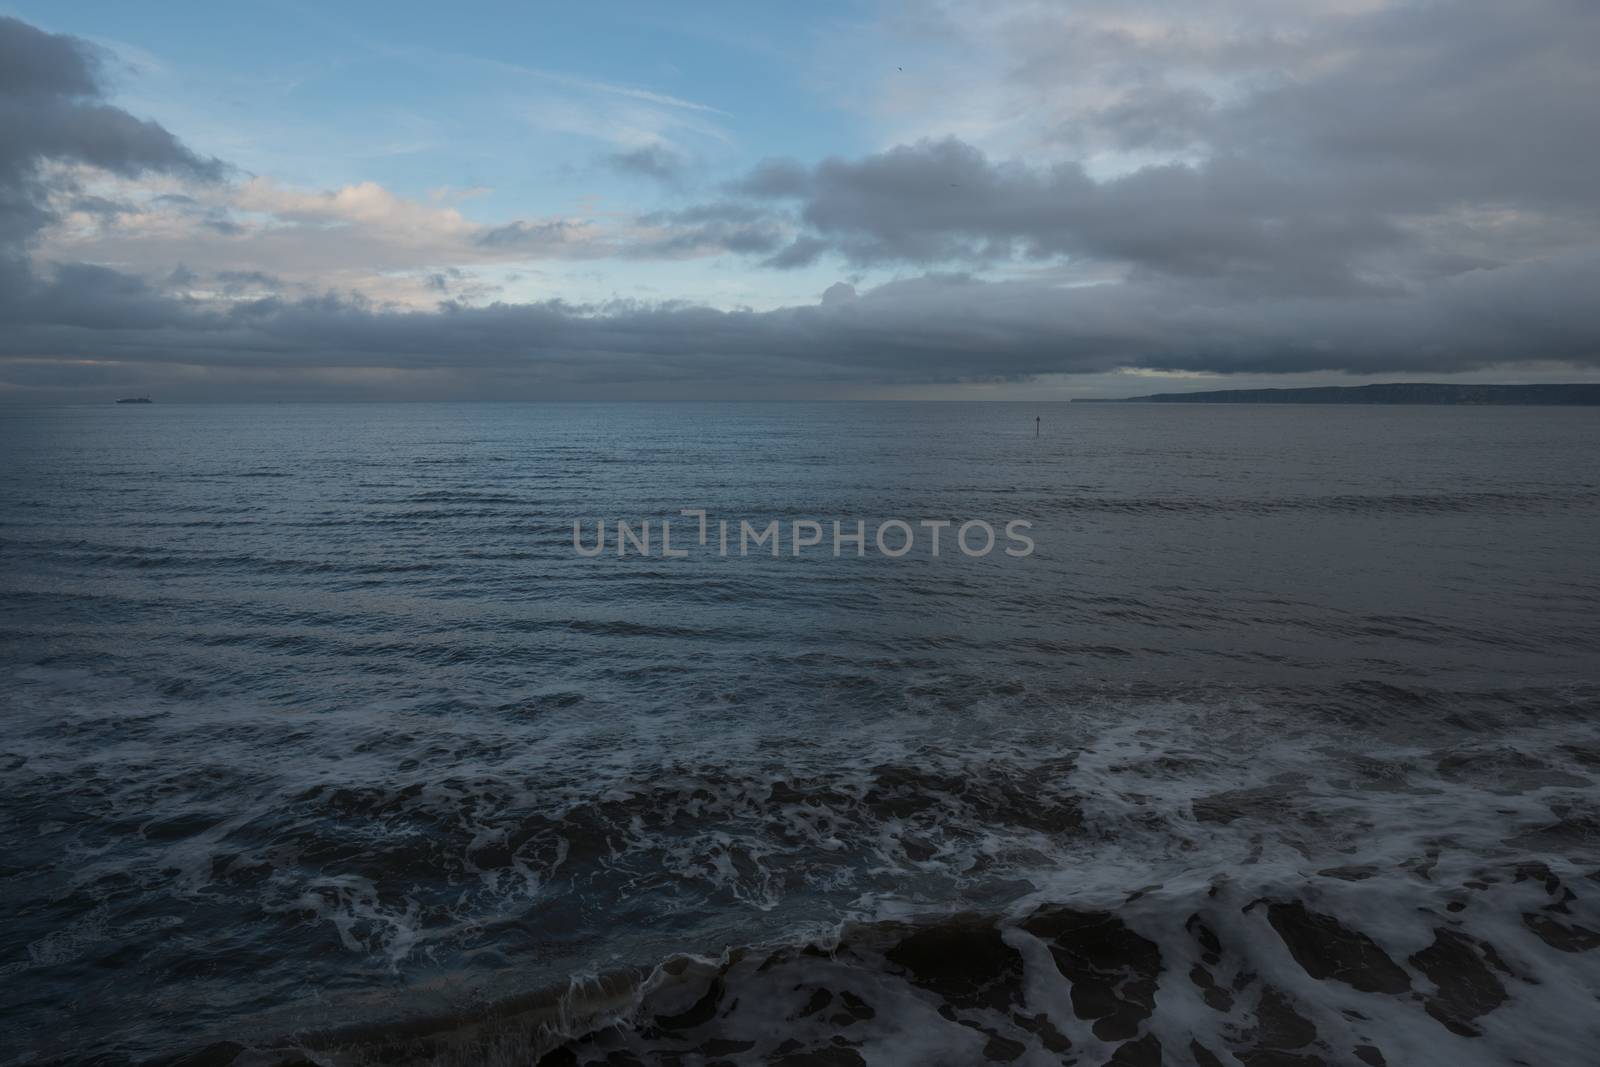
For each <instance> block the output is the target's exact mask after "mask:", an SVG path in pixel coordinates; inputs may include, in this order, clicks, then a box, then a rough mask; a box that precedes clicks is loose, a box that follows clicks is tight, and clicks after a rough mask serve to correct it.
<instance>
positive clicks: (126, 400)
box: [117, 396, 155, 404]
mask: <svg viewBox="0 0 1600 1067" xmlns="http://www.w3.org/2000/svg"><path fill="white" fill-rule="evenodd" d="M117 403H119V404H153V403H155V401H153V400H151V399H150V398H149V397H147V396H125V397H123V398H122V399H121V400H119V401H117Z"/></svg>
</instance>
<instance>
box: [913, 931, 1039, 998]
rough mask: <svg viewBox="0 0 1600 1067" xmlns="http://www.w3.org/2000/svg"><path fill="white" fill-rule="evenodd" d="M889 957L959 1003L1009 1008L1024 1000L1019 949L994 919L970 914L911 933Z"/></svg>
mask: <svg viewBox="0 0 1600 1067" xmlns="http://www.w3.org/2000/svg"><path fill="white" fill-rule="evenodd" d="M885 958H887V959H888V961H889V962H890V963H893V964H895V965H896V966H899V967H903V968H905V969H906V971H908V972H909V974H908V977H909V978H910V980H911V983H912V984H913V985H916V986H918V987H920V988H922V989H926V990H928V991H929V992H930V993H936V994H938V995H939V996H940V997H942V998H943V999H944V1000H945V1002H946V1003H947V1004H948V1005H950V1006H953V1007H956V1008H967V1009H976V1008H991V1009H993V1010H995V1011H1005V1010H1006V1009H1008V1008H1009V1007H1010V1006H1011V1005H1012V1004H1013V1003H1017V1002H1020V1001H1021V1000H1022V955H1021V953H1019V952H1017V950H1016V949H1014V948H1012V947H1011V946H1010V945H1008V944H1006V943H1005V941H1004V940H1003V939H1002V938H1001V937H1000V931H999V930H998V929H996V928H995V927H994V925H993V924H991V923H987V922H983V921H982V920H979V919H976V918H974V917H972V916H963V917H958V918H957V919H954V920H952V921H950V922H948V923H942V924H940V925H939V926H935V927H929V928H927V929H923V930H918V931H916V932H914V933H911V934H909V935H908V936H906V937H904V938H902V939H901V941H900V943H899V944H897V945H895V947H894V948H892V949H890V950H889V951H888V952H887V953H885Z"/></svg>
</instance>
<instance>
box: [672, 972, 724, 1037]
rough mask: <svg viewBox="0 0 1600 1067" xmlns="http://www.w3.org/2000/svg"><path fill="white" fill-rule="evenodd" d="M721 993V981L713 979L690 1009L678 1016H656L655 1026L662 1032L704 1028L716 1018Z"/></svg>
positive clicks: (720, 1001)
mask: <svg viewBox="0 0 1600 1067" xmlns="http://www.w3.org/2000/svg"><path fill="white" fill-rule="evenodd" d="M722 993H723V987H722V979H721V978H720V977H719V978H713V979H712V980H711V986H710V988H709V989H707V990H706V992H705V995H704V996H702V997H701V998H700V999H699V1000H698V1001H696V1002H695V1004H694V1006H693V1007H692V1008H690V1009H689V1010H688V1011H685V1012H682V1013H680V1014H678V1015H657V1016H656V1018H655V1024H656V1026H657V1027H659V1028H661V1029H662V1030H688V1029H690V1028H691V1027H695V1026H704V1025H705V1024H706V1023H708V1022H710V1021H711V1020H712V1019H714V1018H716V1017H717V1006H718V1005H719V1004H721V1003H722Z"/></svg>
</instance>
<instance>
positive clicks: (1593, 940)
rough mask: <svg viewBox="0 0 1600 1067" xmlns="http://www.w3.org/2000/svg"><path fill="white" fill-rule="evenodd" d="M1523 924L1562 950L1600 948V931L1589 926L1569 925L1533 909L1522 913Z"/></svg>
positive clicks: (1547, 942) (1572, 950)
mask: <svg viewBox="0 0 1600 1067" xmlns="http://www.w3.org/2000/svg"><path fill="white" fill-rule="evenodd" d="M1522 925H1524V926H1526V927H1527V928H1528V929H1530V930H1532V931H1533V932H1534V933H1536V934H1538V935H1539V937H1540V938H1541V939H1542V940H1543V941H1544V943H1545V944H1547V945H1549V946H1550V947H1551V948H1555V949H1560V950H1561V951H1562V952H1588V951H1589V950H1590V949H1594V948H1600V933H1596V932H1595V931H1593V930H1591V929H1589V928H1588V927H1587V926H1579V925H1577V924H1576V923H1574V924H1573V925H1571V926H1568V925H1566V924H1565V923H1559V922H1557V921H1556V920H1554V919H1552V918H1550V916H1548V915H1540V914H1538V913H1537V912H1532V911H1525V912H1523V913H1522Z"/></svg>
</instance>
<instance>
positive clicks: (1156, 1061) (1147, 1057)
mask: <svg viewBox="0 0 1600 1067" xmlns="http://www.w3.org/2000/svg"><path fill="white" fill-rule="evenodd" d="M1106 1067H1161V1040H1160V1039H1159V1038H1157V1037H1156V1035H1155V1034H1146V1035H1144V1036H1143V1037H1141V1038H1140V1039H1139V1040H1137V1041H1125V1042H1123V1043H1122V1044H1121V1045H1118V1046H1117V1051H1116V1052H1113V1053H1112V1054H1111V1058H1110V1059H1109V1060H1107V1061H1106Z"/></svg>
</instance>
